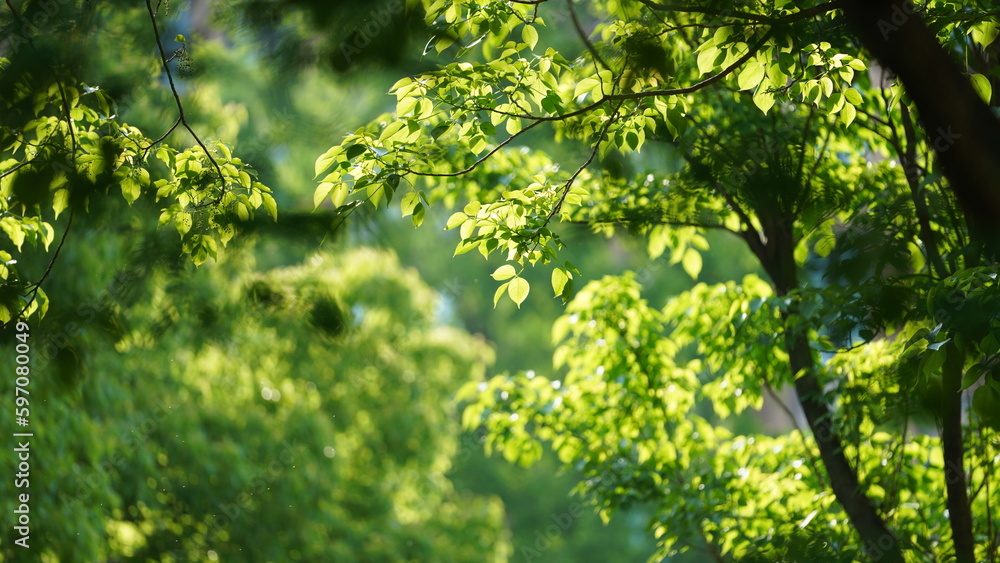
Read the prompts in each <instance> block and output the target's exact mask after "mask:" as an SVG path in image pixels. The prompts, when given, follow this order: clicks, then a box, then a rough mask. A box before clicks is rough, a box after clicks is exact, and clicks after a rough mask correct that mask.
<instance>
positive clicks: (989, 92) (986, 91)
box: [972, 74, 993, 104]
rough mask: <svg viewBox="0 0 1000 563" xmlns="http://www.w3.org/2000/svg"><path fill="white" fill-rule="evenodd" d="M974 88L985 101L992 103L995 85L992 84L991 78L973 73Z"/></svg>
mask: <svg viewBox="0 0 1000 563" xmlns="http://www.w3.org/2000/svg"><path fill="white" fill-rule="evenodd" d="M972 88H973V89H974V90H975V91H976V93H977V94H979V97H980V98H982V99H983V101H984V102H986V103H987V104H988V103H990V99H992V98H993V86H992V85H991V84H990V79H989V78H987V77H986V76H985V75H983V74H973V75H972Z"/></svg>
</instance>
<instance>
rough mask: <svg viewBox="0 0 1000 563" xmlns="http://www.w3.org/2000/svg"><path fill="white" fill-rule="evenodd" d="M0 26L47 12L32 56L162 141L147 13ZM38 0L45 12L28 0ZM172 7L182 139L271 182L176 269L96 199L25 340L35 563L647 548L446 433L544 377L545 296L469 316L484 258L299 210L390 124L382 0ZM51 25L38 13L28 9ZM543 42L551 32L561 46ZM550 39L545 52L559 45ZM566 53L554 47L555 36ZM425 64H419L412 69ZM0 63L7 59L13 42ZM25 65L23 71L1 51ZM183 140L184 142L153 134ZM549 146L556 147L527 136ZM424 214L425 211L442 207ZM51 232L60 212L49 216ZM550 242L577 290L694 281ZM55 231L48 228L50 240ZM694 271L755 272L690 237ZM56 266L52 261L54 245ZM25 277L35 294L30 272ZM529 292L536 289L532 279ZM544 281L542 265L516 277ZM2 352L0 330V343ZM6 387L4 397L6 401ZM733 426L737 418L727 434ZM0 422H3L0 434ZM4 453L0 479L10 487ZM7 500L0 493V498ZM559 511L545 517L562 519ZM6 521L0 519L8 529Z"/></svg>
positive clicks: (108, 200)
mask: <svg viewBox="0 0 1000 563" xmlns="http://www.w3.org/2000/svg"><path fill="white" fill-rule="evenodd" d="M14 4H16V5H17V6H18V8H20V13H19V14H18V16H17V17H15V16H13V15H12V14H11V13H10V12H7V11H2V15H0V26H2V27H3V29H5V30H13V32H14V33H17V30H18V29H21V27H20V24H21V21H22V20H20V19H18V18H24V19H27V18H31V17H32V15H33V14H35V13H40V12H42V11H44V10H47V9H48V8H46V7H45V6H54V7H55V9H56V10H57V13H55V14H54V15H51V16H50V17H49V18H48V19H47V20H46V21H45V23H44V25H39V28H38V30H37V33H35V34H34V35H33V36H32V39H31V40H30V45H22V46H20V47H19V49H29V50H31V57H32V59H31V62H30V64H33V65H37V66H38V68H44V67H45V66H47V65H48V66H56V65H55V62H56V61H58V66H60V67H64V68H68V69H69V70H70V71H71V72H72V73H73V75H74V76H76V77H78V78H79V79H80V80H82V81H83V82H85V83H86V84H88V85H93V86H99V87H100V88H101V89H102V90H104V91H105V92H107V93H108V94H109V95H111V96H112V97H113V98H114V99H115V100H116V101H117V102H118V109H119V111H120V116H119V118H120V119H121V120H122V121H125V122H127V123H129V124H132V125H135V126H138V127H139V128H140V129H141V130H143V131H144V132H146V134H147V135H149V136H150V137H153V138H156V137H159V135H160V134H162V132H164V131H166V130H167V128H168V127H169V124H170V123H172V122H173V120H174V119H175V117H174V116H175V111H176V108H175V107H174V105H173V100H172V98H171V95H170V92H169V90H167V89H166V87H165V83H164V80H163V79H162V73H161V71H160V68H159V66H158V60H157V58H156V56H155V55H154V49H155V48H154V42H153V37H152V32H151V30H150V27H149V21H148V19H147V17H146V14H145V11H144V7H142V6H141V5H137V4H136V3H133V2H124V1H112V2H66V1H62V2H59V1H56V2H49V3H47V4H46V3H41V2H30V1H29V2H15V3H14ZM43 4H44V5H43ZM213 4H214V3H212V2H207V1H191V2H183V1H180V0H170V1H168V2H164V3H163V6H161V18H160V19H161V34H162V35H163V38H164V40H165V42H166V43H167V44H168V45H170V46H171V47H170V48H176V49H180V47H181V45H180V44H179V43H170V41H169V38H170V37H173V36H174V35H175V34H178V33H180V34H184V35H186V37H187V42H186V44H185V45H184V47H185V49H186V50H185V52H184V53H183V56H182V57H179V58H178V59H177V60H176V61H175V62H174V63H173V64H174V65H175V68H174V70H175V74H176V75H177V76H178V86H179V91H180V92H181V94H182V100H183V102H184V107H185V111H186V112H187V115H188V119H189V121H190V123H191V124H192V125H193V127H194V128H195V130H196V131H199V132H200V134H202V135H203V136H204V137H206V138H208V139H212V140H218V139H222V140H225V141H226V142H228V143H231V144H232V145H234V150H235V152H236V153H238V154H239V155H240V157H241V158H242V159H243V160H244V161H246V162H249V163H251V164H252V165H253V166H254V167H255V169H256V170H257V171H258V172H259V174H260V180H261V182H262V183H263V184H265V185H267V186H271V187H272V189H273V190H274V196H275V198H276V199H277V201H278V205H279V209H280V213H279V219H278V221H277V222H272V221H271V220H270V219H269V218H266V217H264V218H258V219H254V220H253V221H252V222H251V223H249V224H248V225H247V226H246V229H245V232H244V234H243V235H242V236H240V237H239V238H238V239H236V240H234V241H233V243H231V244H230V246H229V248H228V249H227V250H226V251H225V252H224V253H222V254H221V255H220V258H219V260H217V261H214V262H209V263H208V264H206V265H204V266H202V267H200V268H195V267H193V266H192V265H191V264H190V262H189V261H187V260H185V259H184V258H183V256H182V255H181V248H180V242H179V240H178V238H177V236H176V233H174V232H173V231H171V230H169V229H157V228H155V225H156V217H157V209H156V206H155V205H154V202H153V201H152V197H151V196H150V195H149V194H146V195H143V196H142V197H140V198H139V199H138V200H137V201H136V202H135V203H134V204H133V205H131V206H128V205H126V204H125V202H124V201H122V200H121V199H120V198H115V197H103V198H98V199H93V200H92V201H91V202H90V206H89V213H88V214H86V215H80V216H77V218H76V221H77V222H76V224H74V226H73V229H72V232H71V236H70V237H68V238H67V241H66V244H65V246H64V247H63V249H62V251H61V256H60V258H59V261H58V262H57V263H56V265H55V267H54V269H53V271H52V274H51V276H50V277H49V278H48V280H47V281H46V290H47V292H48V293H49V295H51V296H53V299H52V304H51V308H50V310H49V312H48V314H47V316H46V317H45V318H44V319H43V320H41V321H38V322H36V323H33V325H32V331H31V339H32V340H31V342H32V345H33V350H34V352H33V354H34V356H33V361H34V364H33V374H34V377H33V379H32V384H31V385H32V387H31V392H32V398H33V401H34V402H33V403H32V407H33V411H32V412H33V415H32V424H33V425H34V426H33V428H32V430H33V431H34V432H35V436H36V437H35V438H34V439H33V441H32V452H33V458H32V459H33V468H34V469H35V471H36V472H35V473H34V475H33V479H32V489H31V492H32V504H31V506H32V514H31V517H32V522H33V531H32V537H31V543H32V554H33V555H34V556H40V559H41V560H47V561H121V560H155V561H200V560H223V561H286V560H292V561H506V560H512V561H521V560H528V561H531V560H538V561H549V562H567V563H568V562H578V561H608V562H614V561H622V562H625V561H638V560H644V559H645V558H647V557H648V556H649V555H650V554H651V553H652V552H653V550H654V544H653V541H652V539H651V538H650V537H649V533H648V531H647V529H646V525H647V524H646V522H647V516H646V514H645V512H644V511H643V507H642V506H636V507H635V508H633V509H632V510H631V511H629V512H628V513H626V515H625V517H622V518H616V519H615V520H614V521H613V522H611V523H610V524H609V525H604V524H602V523H601V521H600V519H599V518H597V516H596V515H595V514H594V512H593V510H592V509H590V508H589V507H586V508H584V509H582V510H580V509H579V507H580V506H582V505H581V503H582V502H583V501H582V499H581V498H578V497H573V496H570V494H569V491H570V489H571V487H572V486H573V485H574V484H575V483H577V482H578V481H579V476H578V475H573V474H568V473H561V472H560V470H559V469H558V468H559V464H558V463H557V461H556V460H555V459H554V456H552V455H550V454H548V453H547V454H546V455H545V456H544V457H543V459H542V461H541V462H539V463H537V464H535V465H534V466H532V467H531V468H523V467H519V466H514V465H510V464H508V463H507V462H506V461H504V460H502V459H500V458H499V457H492V458H491V457H486V456H485V455H484V454H483V448H482V445H481V440H482V438H481V437H480V436H479V435H476V434H474V433H462V432H461V431H460V429H459V423H458V422H459V417H458V408H457V406H456V405H455V403H454V400H453V396H454V393H455V391H456V390H457V389H458V388H459V387H460V386H461V385H462V384H463V383H465V382H467V381H469V380H470V379H471V380H476V379H477V378H478V379H483V378H484V376H485V373H486V369H487V368H489V369H490V370H491V371H512V372H513V371H521V370H538V371H540V372H544V371H547V370H549V369H551V357H552V352H553V346H552V344H551V327H552V324H553V322H554V320H555V319H556V317H557V316H558V315H559V314H560V312H561V311H562V305H561V303H560V302H559V301H558V300H554V299H553V300H546V299H543V298H538V299H534V300H532V302H531V304H530V307H525V308H523V309H522V310H520V311H518V310H517V309H515V308H514V306H513V305H512V304H511V303H509V302H507V301H504V302H501V304H500V306H499V307H497V308H496V310H492V309H491V306H490V299H489V296H490V295H491V294H492V291H493V284H492V280H490V278H489V274H490V272H491V271H492V270H493V269H494V267H495V265H493V266H491V265H489V264H486V263H484V262H483V261H482V260H479V259H477V258H472V257H469V256H461V257H458V258H452V257H451V256H450V253H449V252H448V251H447V250H446V249H447V248H450V247H451V246H453V245H454V243H455V241H456V236H455V234H454V233H450V232H441V228H440V227H443V225H444V218H445V217H446V214H445V215H439V214H438V213H436V212H431V213H429V215H428V218H427V222H428V223H433V224H436V225H439V228H423V229H416V230H415V229H414V228H413V227H412V226H411V224H410V222H409V221H408V220H401V219H399V218H397V217H395V214H393V213H388V214H382V213H374V212H370V211H363V210H362V211H358V212H357V213H355V214H354V215H353V216H351V217H349V218H348V217H343V216H338V215H337V214H336V213H335V212H334V211H332V210H327V209H320V210H318V211H317V212H313V201H312V194H313V191H314V186H315V184H314V182H313V178H312V170H313V161H314V160H315V158H316V155H317V154H319V153H321V152H322V151H323V150H324V149H325V147H328V146H330V144H331V143H336V142H338V140H339V139H340V137H341V136H342V135H343V134H345V133H347V132H349V131H351V130H353V129H355V128H357V127H359V126H360V125H362V124H364V123H366V122H367V121H368V120H370V119H371V118H373V117H374V116H376V115H378V114H380V113H382V112H385V111H388V110H391V109H392V105H393V100H392V99H391V98H389V97H387V96H385V92H386V90H387V89H388V88H389V86H390V85H391V84H392V82H393V81H394V79H395V77H397V76H399V75H401V74H413V73H415V72H420V71H423V70H426V69H427V68H429V67H430V66H431V65H432V64H433V63H434V62H435V60H436V59H435V53H434V51H433V50H431V51H430V52H429V53H424V46H425V43H426V42H427V37H426V34H425V32H424V31H421V32H420V33H417V32H415V31H414V30H415V29H417V28H420V29H423V26H422V24H421V23H420V21H419V19H420V14H418V13H416V12H415V10H416V8H415V7H414V6H412V5H404V0H382V1H377V2H337V3H325V2H310V1H288V2H283V1H273V0H272V1H268V0H250V1H245V2H242V1H241V2H231V3H224V4H220V5H213ZM46 13H48V12H46ZM564 32H565V30H563V31H560V29H559V27H558V26H555V27H550V28H548V31H547V33H550V34H561V33H564ZM554 40H556V41H558V40H559V38H558V37H556V38H554ZM566 40H567V41H569V39H568V36H567V39H566ZM421 53H424V54H423V55H421ZM8 54H9V53H8ZM14 60H15V61H17V60H22V61H23V60H24V59H23V58H22V59H17V58H15V59H14ZM165 141H166V142H167V143H170V144H172V145H178V146H179V145H188V144H191V143H192V139H191V138H190V136H188V135H187V134H186V133H185V132H183V131H182V130H181V129H177V130H175V131H173V132H172V133H171V134H170V135H169V136H167V138H166V139H165ZM530 141H531V142H532V143H533V144H534V143H537V144H538V146H544V147H545V148H546V150H548V151H551V152H553V153H555V154H559V152H560V151H565V150H568V149H566V148H565V147H562V146H560V145H556V144H555V143H553V142H552V140H551V139H548V138H546V137H544V136H541V135H539V136H536V137H534V138H532V139H531V140H530ZM440 213H444V212H440ZM65 221H66V217H65V215H64V216H63V217H62V218H61V219H60V221H59V222H58V223H57V225H58V227H59V228H60V229H61V228H63V227H64V226H65ZM573 229H574V227H567V228H565V229H564V230H565V232H564V233H563V236H564V237H565V239H566V240H567V241H570V242H572V244H571V248H570V251H569V253H568V254H567V255H566V257H567V258H569V259H570V260H571V261H573V262H574V263H576V264H577V265H578V266H579V267H580V270H581V271H583V272H584V276H583V277H582V279H579V280H578V281H577V283H578V286H577V287H582V285H583V284H584V283H585V282H586V281H587V280H588V279H597V278H599V277H601V276H603V275H605V274H609V273H610V274H613V273H620V272H623V271H625V270H634V271H636V272H637V278H638V280H639V282H641V283H642V284H643V285H644V286H645V287H647V288H649V291H648V293H647V295H646V297H647V298H648V299H650V300H651V301H653V302H662V301H663V300H664V299H665V298H666V297H667V296H668V295H671V294H673V293H675V292H678V291H680V290H683V289H686V288H687V287H689V286H690V282H689V278H688V277H687V276H686V275H685V274H684V273H683V271H682V270H681V268H680V267H679V266H678V265H668V264H667V262H666V260H665V259H661V260H659V261H649V260H648V259H647V258H646V255H645V249H644V248H642V247H641V246H640V245H638V244H637V243H636V242H635V241H631V240H629V239H627V238H618V237H613V238H612V240H611V241H610V244H608V243H605V242H602V241H595V240H594V239H593V238H592V237H588V236H586V235H587V234H588V233H587V231H586V229H584V228H583V227H580V228H579V231H580V232H579V233H576V232H574V231H573ZM60 232H61V231H60ZM712 247H713V252H712V253H710V254H706V256H705V264H704V267H703V273H702V279H703V280H705V281H708V282H712V281H719V280H724V279H729V278H730V277H732V276H733V275H735V274H736V272H743V271H746V269H747V268H752V267H753V266H752V264H753V262H752V261H750V260H749V258H748V257H747V256H745V253H744V251H743V250H742V249H741V247H740V246H739V245H738V244H736V243H735V241H728V240H726V239H724V238H719V240H713V241H712ZM49 255H51V252H50V253H49ZM35 258H36V259H34V260H31V261H22V263H21V264H20V267H21V268H22V270H23V272H24V273H25V275H26V277H28V278H37V277H38V276H40V275H41V273H42V272H43V271H44V269H45V268H46V266H47V260H39V259H37V258H38V255H36V256H35ZM532 275H537V277H538V279H533V278H532V277H531V276H532ZM528 277H529V280H531V281H532V282H533V283H536V284H538V286H539V287H542V286H543V285H544V284H546V283H547V280H546V279H542V277H543V274H542V273H541V272H539V273H537V274H530V273H529V274H528ZM0 346H2V348H3V349H11V348H12V346H13V334H12V332H11V331H7V332H5V333H4V334H3V335H2V336H0ZM11 384H12V380H11V378H3V380H2V381H0V394H2V395H3V396H11V395H12V389H11V387H10V386H11ZM748 424H751V425H755V424H756V423H755V422H753V421H752V420H750V419H748ZM8 426H9V423H8ZM12 461H13V460H12V459H10V458H9V457H8V456H4V458H3V463H2V467H0V471H3V473H4V474H5V475H9V474H11V473H13V471H12V465H11V463H12ZM0 483H2V484H0V495H2V496H3V498H10V495H11V494H12V492H13V491H12V489H11V484H12V483H11V482H10V480H9V479H4V480H2V482H0ZM567 514H568V515H570V516H571V518H570V519H568V520H567V519H566V515H567ZM8 517H9V513H7V512H5V515H4V519H6V518H8ZM13 539H14V536H13V532H12V531H11V527H10V526H5V527H4V532H3V536H0V557H2V559H4V560H24V559H20V558H19V557H18V555H19V554H20V552H18V551H17V548H15V547H14V546H13V544H12V542H13Z"/></svg>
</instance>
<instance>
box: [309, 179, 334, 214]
mask: <svg viewBox="0 0 1000 563" xmlns="http://www.w3.org/2000/svg"><path fill="white" fill-rule="evenodd" d="M333 186H334V184H333V182H323V183H322V184H320V185H319V187H317V188H316V191H315V192H313V211H315V210H317V209H319V204H321V203H323V200H325V199H326V196H328V195H330V191H331V190H332V189H333Z"/></svg>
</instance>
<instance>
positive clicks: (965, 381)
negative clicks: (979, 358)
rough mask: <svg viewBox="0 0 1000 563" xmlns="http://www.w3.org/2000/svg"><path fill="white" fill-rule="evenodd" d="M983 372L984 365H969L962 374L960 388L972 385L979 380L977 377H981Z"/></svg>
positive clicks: (984, 369) (963, 388)
mask: <svg viewBox="0 0 1000 563" xmlns="http://www.w3.org/2000/svg"><path fill="white" fill-rule="evenodd" d="M984 372H986V366H984V365H983V364H976V365H974V366H972V367H970V368H969V369H968V370H967V371H966V372H965V375H964V376H962V390H965V389H968V388H969V387H972V385H973V384H974V383H976V382H977V381H979V378H980V377H982V375H983V373H984Z"/></svg>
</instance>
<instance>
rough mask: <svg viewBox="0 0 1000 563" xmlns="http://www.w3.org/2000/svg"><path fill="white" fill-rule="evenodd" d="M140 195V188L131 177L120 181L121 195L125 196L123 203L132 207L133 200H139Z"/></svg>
mask: <svg viewBox="0 0 1000 563" xmlns="http://www.w3.org/2000/svg"><path fill="white" fill-rule="evenodd" d="M140 193H142V186H140V185H139V182H138V181H136V179H135V178H132V177H131V176H129V177H127V178H123V179H122V195H123V196H125V201H127V202H128V204H129V205H132V203H133V202H135V200H137V199H139V194H140Z"/></svg>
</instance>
